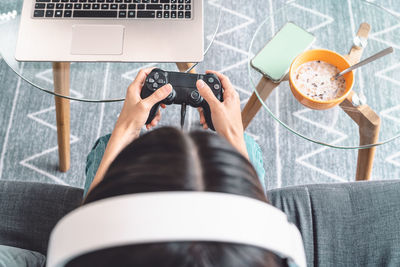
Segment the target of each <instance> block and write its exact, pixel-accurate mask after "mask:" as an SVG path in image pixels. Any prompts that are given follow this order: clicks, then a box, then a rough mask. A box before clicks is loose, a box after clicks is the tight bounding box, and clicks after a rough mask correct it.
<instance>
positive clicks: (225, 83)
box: [206, 70, 236, 99]
mask: <svg viewBox="0 0 400 267" xmlns="http://www.w3.org/2000/svg"><path fill="white" fill-rule="evenodd" d="M206 73H212V74H215V75H217V77H218V79H219V80H220V82H221V85H222V88H224V99H225V97H230V96H234V95H235V94H236V90H235V88H234V87H233V85H232V83H231V81H230V80H229V78H228V77H227V76H225V75H223V74H221V73H219V72H217V71H214V70H207V71H206Z"/></svg>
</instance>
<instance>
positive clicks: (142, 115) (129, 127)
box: [115, 68, 172, 141]
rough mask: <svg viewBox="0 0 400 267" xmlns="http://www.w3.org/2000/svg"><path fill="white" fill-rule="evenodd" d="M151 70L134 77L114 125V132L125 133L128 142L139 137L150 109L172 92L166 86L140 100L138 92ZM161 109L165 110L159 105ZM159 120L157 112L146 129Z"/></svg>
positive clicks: (145, 70)
mask: <svg viewBox="0 0 400 267" xmlns="http://www.w3.org/2000/svg"><path fill="white" fill-rule="evenodd" d="M151 70H152V68H148V69H142V70H141V71H140V72H139V73H138V75H137V76H136V79H135V80H134V81H133V82H132V84H131V85H130V86H129V87H128V90H127V93H126V98H125V102H124V106H123V108H122V111H121V113H120V115H119V118H118V120H117V123H116V124H115V130H121V131H122V132H125V134H126V137H128V138H129V139H131V140H129V141H132V140H133V139H135V138H137V137H138V136H139V133H140V129H141V128H142V127H143V125H144V124H145V123H146V121H147V118H148V117H149V113H150V110H151V108H152V107H153V106H154V105H155V104H157V103H158V102H160V101H162V100H164V99H165V98H166V97H167V96H168V95H169V94H170V93H171V91H172V86H171V85H170V84H167V85H164V86H163V87H161V88H159V89H158V90H156V91H155V92H154V93H153V94H152V95H151V96H149V97H147V98H145V99H142V98H141V97H140V92H141V91H142V87H143V84H144V82H145V80H146V77H147V75H149V73H150V72H151ZM161 107H162V108H165V105H164V104H161ZM160 119H161V113H160V111H158V113H157V115H156V116H155V118H154V119H153V121H152V122H151V123H150V124H148V125H146V128H147V129H150V128H152V127H154V126H156V125H157V124H158V122H159V121H160Z"/></svg>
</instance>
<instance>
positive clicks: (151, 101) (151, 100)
mask: <svg viewBox="0 0 400 267" xmlns="http://www.w3.org/2000/svg"><path fill="white" fill-rule="evenodd" d="M171 92H172V85H171V84H166V85H164V86H163V87H161V88H159V89H157V90H156V91H155V92H154V93H153V94H152V95H151V96H149V97H147V98H145V99H144V100H143V101H144V103H145V104H146V105H147V106H149V107H152V106H154V105H155V104H157V103H158V102H160V101H161V100H164V99H165V98H166V97H167V96H168V95H169V94H170V93H171Z"/></svg>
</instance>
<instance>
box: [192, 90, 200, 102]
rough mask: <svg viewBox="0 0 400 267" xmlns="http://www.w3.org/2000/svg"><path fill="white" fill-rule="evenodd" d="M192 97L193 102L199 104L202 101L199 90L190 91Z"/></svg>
mask: <svg viewBox="0 0 400 267" xmlns="http://www.w3.org/2000/svg"><path fill="white" fill-rule="evenodd" d="M190 98H191V99H192V100H193V103H195V104H199V103H200V102H201V95H200V94H199V92H198V91H193V92H191V93H190Z"/></svg>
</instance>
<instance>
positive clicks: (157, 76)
mask: <svg viewBox="0 0 400 267" xmlns="http://www.w3.org/2000/svg"><path fill="white" fill-rule="evenodd" d="M158 78H160V74H158V72H156V73H154V79H156V80H158Z"/></svg>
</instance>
